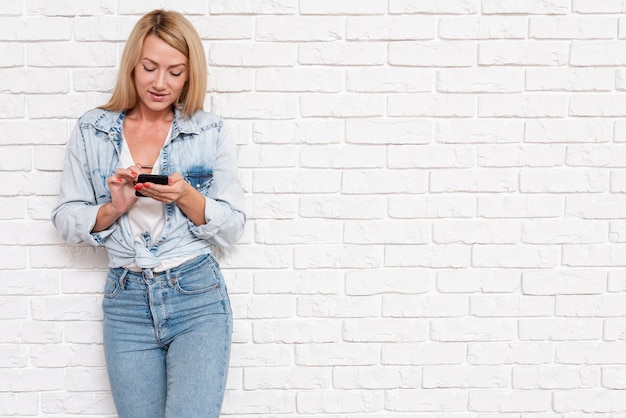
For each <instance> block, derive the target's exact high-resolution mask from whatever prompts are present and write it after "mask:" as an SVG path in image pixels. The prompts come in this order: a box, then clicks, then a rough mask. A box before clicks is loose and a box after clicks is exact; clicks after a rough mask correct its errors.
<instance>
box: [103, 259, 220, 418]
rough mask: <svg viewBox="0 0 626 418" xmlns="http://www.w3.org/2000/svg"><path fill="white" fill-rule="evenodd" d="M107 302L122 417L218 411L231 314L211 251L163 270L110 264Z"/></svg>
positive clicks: (107, 337)
mask: <svg viewBox="0 0 626 418" xmlns="http://www.w3.org/2000/svg"><path fill="white" fill-rule="evenodd" d="M102 307H103V310H104V351H105V356H106V362H107V370H108V373H109V380H110V383H111V390H112V394H113V399H114V401H115V406H116V408H117V411H118V414H119V417H120V418H163V417H165V418H183V417H184V418H195V417H198V418H200V417H202V418H207V417H218V416H219V411H220V408H221V405H222V400H223V397H224V389H225V385H226V376H227V371H228V361H229V356H230V342H231V333H232V312H231V308H230V302H229V299H228V293H227V290H226V286H225V284H224V279H223V277H222V274H221V273H220V270H219V267H218V265H217V263H216V262H215V260H214V259H213V258H212V257H211V256H210V255H204V256H200V257H197V258H195V259H193V260H190V261H188V262H186V263H183V264H182V265H180V266H179V267H176V268H174V269H172V270H169V271H165V272H162V273H153V272H152V271H151V270H146V271H144V272H143V273H135V272H132V271H129V270H127V269H122V268H114V269H110V270H109V273H108V276H107V280H106V285H105V290H104V300H103V303H102Z"/></svg>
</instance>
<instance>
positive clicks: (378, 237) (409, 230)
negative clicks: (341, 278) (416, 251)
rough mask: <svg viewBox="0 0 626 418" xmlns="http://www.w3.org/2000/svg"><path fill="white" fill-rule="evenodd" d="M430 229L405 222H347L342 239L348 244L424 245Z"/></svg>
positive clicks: (418, 224) (425, 225)
mask: <svg viewBox="0 0 626 418" xmlns="http://www.w3.org/2000/svg"><path fill="white" fill-rule="evenodd" d="M430 235H431V228H430V226H429V225H428V224H425V223H416V222H412V221H411V222H405V221H371V220H370V221H347V222H345V224H344V234H343V239H344V242H345V243H348V244H426V243H428V242H429V241H430Z"/></svg>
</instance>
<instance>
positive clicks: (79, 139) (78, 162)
mask: <svg viewBox="0 0 626 418" xmlns="http://www.w3.org/2000/svg"><path fill="white" fill-rule="evenodd" d="M100 206H101V204H99V203H98V202H97V201H96V197H95V192H94V189H93V182H92V179H91V172H90V170H89V166H88V161H87V151H86V144H85V138H84V135H83V131H82V130H81V128H80V120H79V122H78V123H77V124H76V126H75V127H74V130H73V131H72V134H71V135H70V138H69V141H68V144H67V148H66V151H65V160H64V163H63V173H62V175H61V186H60V190H59V198H58V202H57V205H56V206H55V207H54V208H53V209H52V224H53V225H54V227H55V228H56V229H57V230H58V231H59V233H60V234H61V236H62V237H63V239H64V240H65V241H67V242H69V243H72V244H79V243H86V244H89V245H93V246H100V245H103V244H104V240H105V238H106V237H107V236H108V235H110V234H111V233H112V232H113V230H114V228H115V227H114V226H113V227H111V228H110V229H108V230H105V231H101V232H99V233H93V234H92V233H91V230H92V229H93V226H94V225H95V222H96V216H97V214H98V210H99V209H100Z"/></svg>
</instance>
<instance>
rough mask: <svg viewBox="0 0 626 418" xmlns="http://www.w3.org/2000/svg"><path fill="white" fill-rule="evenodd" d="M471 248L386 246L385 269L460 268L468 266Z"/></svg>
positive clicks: (455, 245)
mask: <svg viewBox="0 0 626 418" xmlns="http://www.w3.org/2000/svg"><path fill="white" fill-rule="evenodd" d="M470 258H471V246H469V245H457V244H445V245H429V244H422V245H395V246H387V248H386V251H385V266H387V267H430V268H460V267H462V266H466V265H468V263H469V262H470Z"/></svg>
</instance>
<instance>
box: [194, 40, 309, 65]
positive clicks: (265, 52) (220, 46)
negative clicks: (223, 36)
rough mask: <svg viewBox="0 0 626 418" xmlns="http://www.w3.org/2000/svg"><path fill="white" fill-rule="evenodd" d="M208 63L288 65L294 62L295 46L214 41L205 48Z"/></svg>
mask: <svg viewBox="0 0 626 418" xmlns="http://www.w3.org/2000/svg"><path fill="white" fill-rule="evenodd" d="M206 53H207V55H208V57H209V65H211V66H213V65H215V66H225V67H266V66H272V67H290V66H293V65H294V64H295V63H296V59H297V56H296V48H295V45H291V44H279V43H260V44H253V43H236V42H215V43H213V44H211V46H210V47H208V48H207V51H206Z"/></svg>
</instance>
